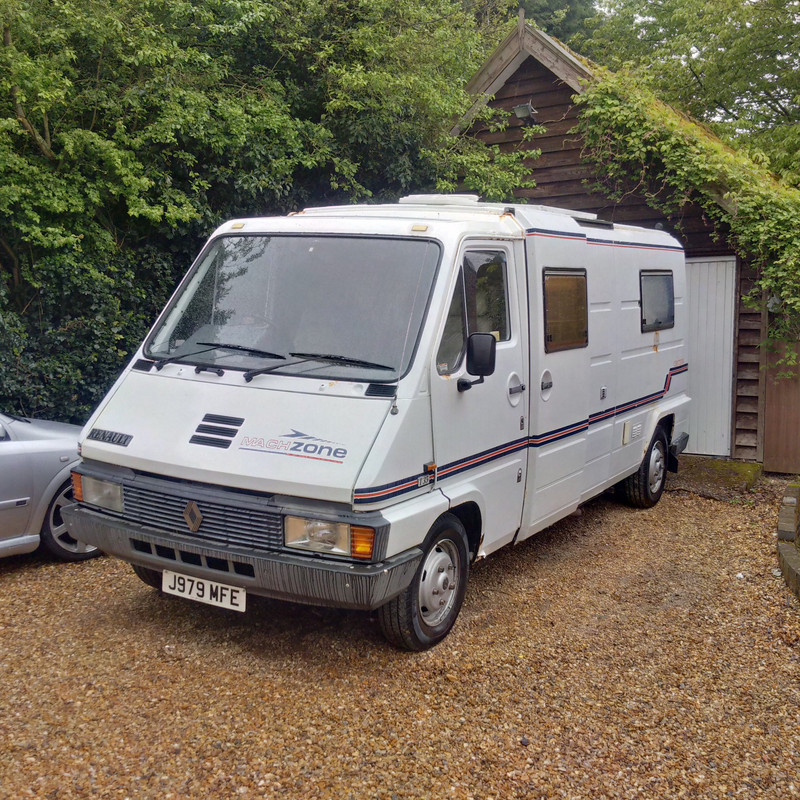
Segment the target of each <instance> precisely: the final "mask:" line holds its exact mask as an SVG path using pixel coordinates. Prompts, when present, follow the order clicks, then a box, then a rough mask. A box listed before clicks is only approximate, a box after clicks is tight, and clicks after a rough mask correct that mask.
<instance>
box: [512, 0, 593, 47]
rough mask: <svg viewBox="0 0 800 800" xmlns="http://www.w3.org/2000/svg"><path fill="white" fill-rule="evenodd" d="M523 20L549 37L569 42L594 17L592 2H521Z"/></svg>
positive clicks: (552, 0) (550, 0)
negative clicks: (523, 10) (523, 11)
mask: <svg viewBox="0 0 800 800" xmlns="http://www.w3.org/2000/svg"><path fill="white" fill-rule="evenodd" d="M519 5H520V7H521V8H523V9H525V18H526V19H528V20H529V21H530V22H533V23H534V24H535V25H536V26H537V27H539V28H541V29H542V30H543V31H544V32H545V33H547V34H549V35H550V36H555V37H556V39H560V40H561V41H562V42H567V41H569V40H570V39H571V38H572V37H573V36H574V35H575V34H576V33H578V32H580V31H582V30H583V26H584V24H585V22H586V20H588V19H590V18H592V17H594V16H595V14H596V12H595V9H594V3H593V2H592V0H570V1H569V2H567V0H521V2H520V3H519Z"/></svg>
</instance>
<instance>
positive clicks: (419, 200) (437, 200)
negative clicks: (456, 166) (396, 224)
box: [398, 194, 481, 206]
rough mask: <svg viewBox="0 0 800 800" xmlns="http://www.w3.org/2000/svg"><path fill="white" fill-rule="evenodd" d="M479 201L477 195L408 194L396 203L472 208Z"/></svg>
mask: <svg viewBox="0 0 800 800" xmlns="http://www.w3.org/2000/svg"><path fill="white" fill-rule="evenodd" d="M480 199H481V198H480V197H479V196H478V195H477V194H410V195H408V196H407V197H401V198H400V199H399V200H398V202H399V203H408V204H410V205H417V206H465V205H469V206H474V205H477V204H478V203H479V202H480Z"/></svg>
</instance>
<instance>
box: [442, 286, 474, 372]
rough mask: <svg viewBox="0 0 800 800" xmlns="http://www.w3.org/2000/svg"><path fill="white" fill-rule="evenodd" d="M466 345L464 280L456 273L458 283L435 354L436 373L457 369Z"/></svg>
mask: <svg viewBox="0 0 800 800" xmlns="http://www.w3.org/2000/svg"><path fill="white" fill-rule="evenodd" d="M466 343H467V329H466V325H465V324H464V279H463V277H462V275H461V273H460V272H459V273H458V282H457V283H456V288H455V290H454V291H453V299H452V300H451V301H450V308H449V309H448V311H447V321H446V322H445V324H444V333H443V334H442V341H441V342H440V343H439V350H438V351H437V353H436V371H437V372H438V373H439V374H440V375H449V374H450V373H451V372H453V371H455V370H456V369H458V365H459V364H460V363H461V357H462V356H463V354H464V350H465V346H466Z"/></svg>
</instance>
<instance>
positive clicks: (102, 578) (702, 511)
mask: <svg viewBox="0 0 800 800" xmlns="http://www.w3.org/2000/svg"><path fill="white" fill-rule="evenodd" d="M783 486H784V484H783V483H782V482H779V481H770V480H765V481H762V482H761V484H759V486H758V487H757V489H756V491H754V492H748V493H746V494H735V493H733V494H731V495H730V496H729V498H728V499H727V500H724V501H720V500H710V499H704V498H701V497H698V496H697V495H693V494H689V493H686V492H683V491H672V492H668V493H667V494H666V495H665V496H664V498H663V500H662V502H661V503H660V504H659V505H658V506H657V507H656V508H654V509H651V510H647V511H633V510H631V509H628V508H624V507H621V506H618V505H616V504H615V503H614V502H613V501H612V500H610V499H607V498H601V499H599V500H596V501H594V502H592V503H590V504H589V505H588V506H586V507H585V508H584V509H583V511H582V513H581V514H580V515H579V516H573V517H571V518H569V519H568V520H565V521H564V522H562V523H560V524H559V525H557V526H555V527H554V528H552V529H550V530H549V531H547V532H545V533H544V534H540V535H539V536H538V537H535V538H534V539H533V540H532V541H529V542H526V543H524V544H522V545H520V546H519V547H517V548H515V549H513V550H506V551H501V552H500V553H498V554H496V555H494V556H492V557H490V558H489V559H487V560H486V561H483V562H481V563H480V564H478V565H477V566H476V567H475V569H474V571H473V573H472V575H471V578H470V587H469V590H468V592H467V598H466V601H465V605H464V609H463V610H462V612H461V617H460V619H459V622H458V623H457V624H456V627H455V629H454V630H453V632H452V634H451V635H450V636H449V637H448V638H447V639H446V640H445V641H444V642H443V643H442V644H441V645H440V646H438V647H436V648H434V649H433V650H431V651H428V652H425V653H422V654H409V653H402V652H399V651H396V650H393V649H392V648H390V647H389V646H388V645H387V644H385V643H384V641H383V639H382V638H381V635H380V633H379V631H378V629H377V624H376V623H375V621H374V620H371V619H370V618H369V616H368V615H366V614H359V613H354V612H341V611H330V610H324V609H311V608H307V607H302V606H295V605H286V604H281V603H277V602H272V601H268V600H263V599H259V598H249V601H248V611H247V613H246V614H244V615H238V614H235V613H233V612H230V613H227V612H223V611H220V610H217V609H212V608H209V607H206V606H201V605H195V604H190V603H188V602H186V601H182V600H179V599H177V598H168V597H165V596H160V595H159V594H158V593H157V592H155V591H154V590H152V589H150V588H148V587H147V586H145V585H144V584H143V583H141V582H140V581H139V580H138V579H137V578H136V577H135V576H134V575H133V573H132V572H131V570H130V568H129V567H128V566H126V565H124V564H122V563H120V562H116V561H112V560H111V559H107V558H103V559H98V560H96V561H93V562H88V563H85V564H77V565H64V564H50V563H46V562H44V561H40V560H37V559H36V558H32V557H17V558H11V559H5V560H4V561H2V562H0V586H2V616H1V617H0V662H1V663H0V677H1V678H2V697H0V742H2V748H0V795H2V797H8V798H11V797H13V798H21V797H37V798H72V797H76V798H77V797H80V798H87V797H101V798H106V797H108V798H112V797H113V798H125V797H128V798H132V799H138V798H229V797H245V798H249V797H278V796H281V797H285V798H336V799H337V800H348V798H354V799H356V800H361V798H386V800H392V799H393V798H397V800H403V799H404V798H429V797H431V798H433V797H436V798H481V800H488V798H496V799H497V800H505V799H506V798H526V800H527V799H528V798H540V797H569V798H600V797H620V798H634V797H636V798H641V797H645V798H649V797H652V798H656V797H658V798H662V797H663V798H674V797H697V798H717V797H747V798H751V797H765V798H782V799H783V798H795V797H800V605H799V604H798V602H797V601H796V600H795V599H794V597H793V596H792V595H790V593H789V592H788V590H787V589H786V587H785V586H784V584H783V582H782V580H781V579H780V578H779V577H776V576H775V574H774V570H775V568H776V557H775V525H776V518H777V511H778V506H779V503H780V497H781V491H782V488H783Z"/></svg>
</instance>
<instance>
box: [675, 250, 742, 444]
mask: <svg viewBox="0 0 800 800" xmlns="http://www.w3.org/2000/svg"><path fill="white" fill-rule="evenodd" d="M686 277H687V284H688V291H687V297H688V310H689V325H688V334H689V396H690V397H691V398H692V405H691V408H690V410H689V446H688V448H687V451H686V452H688V453H697V454H702V455H710V456H730V454H731V428H732V424H731V422H732V420H731V414H732V413H733V394H732V393H733V355H734V353H733V340H734V328H735V313H736V258H735V257H734V256H729V257H721V258H715V259H707V258H687V259H686Z"/></svg>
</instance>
